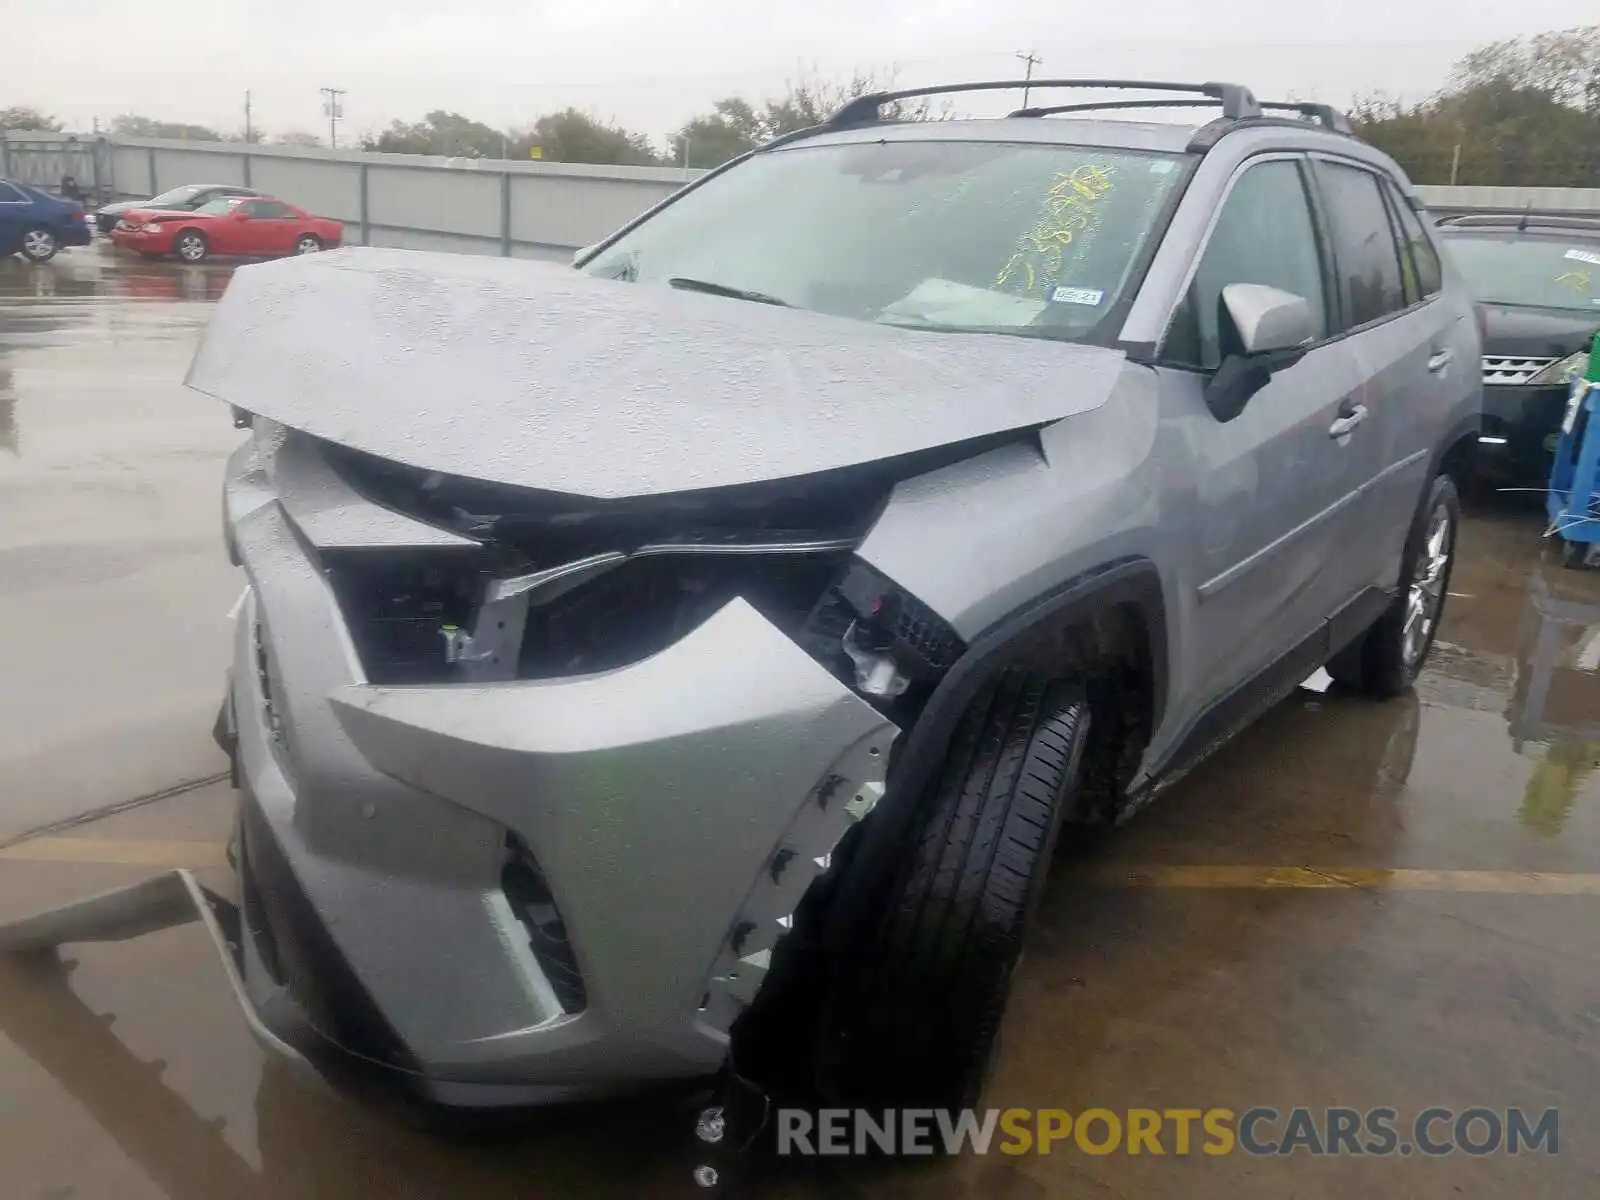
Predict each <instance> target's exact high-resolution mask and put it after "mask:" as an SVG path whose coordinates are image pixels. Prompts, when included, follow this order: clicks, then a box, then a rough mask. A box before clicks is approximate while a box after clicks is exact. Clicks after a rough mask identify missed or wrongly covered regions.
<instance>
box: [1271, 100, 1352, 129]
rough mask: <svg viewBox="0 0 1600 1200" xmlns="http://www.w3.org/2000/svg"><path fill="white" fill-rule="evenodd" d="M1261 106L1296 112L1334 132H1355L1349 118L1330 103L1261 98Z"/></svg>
mask: <svg viewBox="0 0 1600 1200" xmlns="http://www.w3.org/2000/svg"><path fill="white" fill-rule="evenodd" d="M1261 107H1262V108H1264V109H1266V110H1267V111H1269V112H1297V113H1299V114H1300V115H1301V116H1303V117H1310V118H1312V119H1313V120H1314V121H1316V123H1317V124H1318V125H1321V126H1322V127H1323V128H1324V129H1330V130H1332V131H1333V132H1334V133H1348V134H1351V135H1352V136H1353V135H1354V134H1355V128H1354V127H1353V126H1352V125H1351V124H1350V118H1349V117H1347V116H1345V115H1344V114H1343V113H1342V112H1340V111H1339V110H1338V109H1336V108H1335V107H1334V106H1333V105H1331V104H1312V103H1309V102H1306V101H1301V100H1263V101H1262V102H1261Z"/></svg>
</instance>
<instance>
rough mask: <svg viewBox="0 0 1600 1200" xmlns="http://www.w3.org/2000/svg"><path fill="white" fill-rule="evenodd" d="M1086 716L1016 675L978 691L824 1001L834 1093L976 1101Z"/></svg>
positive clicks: (1072, 782)
mask: <svg viewBox="0 0 1600 1200" xmlns="http://www.w3.org/2000/svg"><path fill="white" fill-rule="evenodd" d="M1088 728H1089V710H1088V706H1087V704H1086V702H1085V701H1084V699H1083V696H1082V693H1081V692H1080V691H1079V690H1078V689H1076V688H1075V687H1072V686H1071V685H1067V684H1063V683H1058V682H1053V681H1050V680H1047V679H1043V678H1041V677H1038V676H1035V675H1030V674H1027V673H1024V672H1022V671H1017V670H1012V671H1008V672H1006V673H1005V674H1004V675H1002V676H1001V677H1000V678H999V679H998V680H997V681H996V682H995V683H994V684H992V685H990V686H989V687H988V688H987V689H986V690H985V691H984V692H982V693H980V694H979V696H978V697H977V698H976V699H975V700H974V702H973V705H972V707H971V709H969V711H968V712H967V713H966V715H965V716H964V717H963V718H962V720H961V723H960V725H959V726H958V728H957V730H956V733H955V735H954V737H953V738H952V739H951V743H950V748H949V750H948V752H947V754H946V758H945V761H944V765H943V767H942V768H941V771H940V774H939V775H938V776H937V777H936V779H935V782H934V784H933V786H932V796H931V798H930V800H931V802H930V804H929V807H928V811H927V814H926V816H925V817H924V818H923V822H922V825H921V827H920V831H919V832H918V833H917V834H916V835H915V840H914V841H913V842H912V843H911V845H910V846H909V848H908V850H907V852H906V854H905V856H904V858H903V860H902V862H901V864H900V867H899V870H898V873H897V877H896V879H895V881H894V885H893V888H892V891H891V892H890V895H889V898H888V902H887V903H886V904H885V907H884V911H883V915H882V917H881V919H880V920H879V922H878V925H877V927H876V929H875V930H874V931H873V932H872V933H871V935H869V937H868V939H867V945H866V946H865V947H863V948H862V951H861V953H860V955H859V957H858V958H856V960H855V962H856V963H857V965H856V966H855V967H854V968H853V970H852V971H851V972H850V977H849V978H848V979H847V980H846V981H845V982H844V983H843V984H842V985H841V986H840V987H839V989H838V991H837V993H836V994H835V996H834V997H833V999H832V1000H831V1002H830V1004H829V1006H828V1007H829V1012H828V1015H827V1016H826V1017H825V1019H824V1026H823V1028H824V1035H823V1037H824V1041H823V1056H824V1059H825V1061H826V1063H827V1067H826V1068H825V1070H826V1074H827V1076H828V1077H829V1084H830V1087H829V1090H830V1091H834V1092H835V1093H836V1094H837V1095H839V1096H842V1097H845V1098H847V1101H848V1102H849V1103H852V1104H867V1105H872V1104H885V1105H890V1106H904V1105H908V1104H915V1105H928V1106H932V1107H935V1108H942V1109H950V1110H954V1109H960V1108H966V1107H971V1106H973V1105H974V1104H976V1102H977V1100H978V1098H979V1096H980V1095H981V1094H982V1091H983V1088H984V1086H985V1084H986V1083H987V1082H988V1076H989V1074H990V1071H991V1070H992V1068H993V1065H994V1060H995V1057H996V1036H997V1034H998V1031H999V1026H1000V1019H1001V1017H1002V1015H1003V1014H1004V1012H1005V1006H1006V1001H1007V999H1008V997H1009V996H1010V992H1011V976H1012V972H1013V971H1014V970H1015V968H1016V965H1017V962H1018V960H1019V959H1020V957H1021V953H1022V944H1023V937H1024V934H1025V932H1026V929H1027V926H1028V922H1029V920H1030V918H1031V917H1032V915H1033V910H1034V909H1035V908H1036V907H1037V904H1038V900H1039V896H1040V893H1041V890H1042V887H1043V884H1044V879H1045V876H1046V874H1047V872H1048V868H1049V864H1050V859H1051V857H1052V855H1053V853H1054V849H1055V842H1056V837H1057V834H1058V833H1059V831H1060V828H1061V824H1062V818H1063V817H1064V815H1065V814H1066V813H1067V811H1068V810H1069V809H1070V808H1071V806H1072V804H1073V801H1074V798H1075V796H1076V793H1077V785H1078V777H1079V767H1080V763H1081V760H1082V756H1083V745H1084V741H1085V739H1086V737H1087V733H1088Z"/></svg>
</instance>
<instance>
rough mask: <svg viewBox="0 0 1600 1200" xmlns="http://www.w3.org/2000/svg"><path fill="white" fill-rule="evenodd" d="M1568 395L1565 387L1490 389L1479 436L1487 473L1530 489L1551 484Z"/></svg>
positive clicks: (1482, 465)
mask: <svg viewBox="0 0 1600 1200" xmlns="http://www.w3.org/2000/svg"><path fill="white" fill-rule="evenodd" d="M1567 393H1568V388H1567V387H1565V386H1554V387H1528V386H1510V385H1506V384H1494V385H1490V386H1486V387H1485V388H1484V389H1483V426H1482V429H1481V430H1480V431H1479V435H1478V462H1479V464H1480V470H1481V471H1482V473H1483V474H1485V475H1487V476H1489V477H1492V478H1495V479H1498V480H1502V481H1505V482H1508V483H1517V484H1522V485H1525V486H1530V487H1540V488H1542V487H1543V486H1544V485H1545V484H1546V483H1548V482H1549V479H1550V466H1551V463H1552V461H1553V458H1554V453H1555V439H1556V436H1557V435H1558V434H1559V433H1560V431H1561V419H1562V417H1563V416H1564V415H1565V413H1566V410H1567Z"/></svg>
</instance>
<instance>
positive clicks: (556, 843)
mask: <svg viewBox="0 0 1600 1200" xmlns="http://www.w3.org/2000/svg"><path fill="white" fill-rule="evenodd" d="M971 452H972V447H971V446H966V447H955V448H946V449H942V450H940V451H937V452H928V453H923V454H920V455H917V456H913V457H912V458H909V459H906V460H902V461H897V462H890V463H877V464H869V465H866V466H861V467H853V468H848V469H845V470H841V471H838V472H833V473H829V474H826V475H822V476H818V477H814V478H804V479H798V480H789V481H781V482H777V483H773V484H770V485H769V484H756V485H751V486H748V487H739V488H730V489H719V490H715V491H708V492H705V493H702V494H679V495H675V496H670V497H652V498H647V499H640V500H622V501H609V502H597V501H593V500H589V499H584V498H574V497H564V496H557V495H553V494H548V493H540V492H537V491H532V490H528V489H521V488H517V487H513V486H509V485H504V484H492V485H489V484H483V483H481V482H479V481H474V480H469V479H464V478H460V477H452V476H445V475H441V474H439V473H434V472H426V471H421V470H418V469H415V468H411V467H406V466H402V465H399V464H395V463H393V462H389V461H386V460H382V459H379V458H376V457H374V456H371V455H367V454H364V453H362V452H359V451H355V450H351V449H349V448H347V447H342V446H339V445H336V444H334V443H331V442H327V441H325V440H322V439H318V438H314V437H311V436H309V435H307V434H304V433H302V432H299V431H295V430H292V429H288V428H285V427H283V426H281V425H279V424H277V423H275V422H273V421H270V420H266V419H262V418H259V417H258V418H256V419H255V420H254V421H253V422H252V434H251V438H250V440H249V441H248V442H247V443H246V444H245V445H244V446H243V447H241V448H240V450H239V451H237V452H236V454H235V455H234V457H233V459H232V460H231V462H230V465H229V470H228V475H227V480H226V485H225V489H224V509H225V521H226V526H227V534H228V543H229V545H230V547H231V549H232V552H233V553H234V554H235V555H236V557H237V559H238V561H239V562H240V564H241V565H242V566H243V568H244V570H245V572H246V575H247V576H248V580H249V586H248V589H247V591H246V594H245V596H244V597H243V598H242V600H241V603H240V605H239V610H238V615H237V626H238V628H237V634H236V647H237V648H236V654H235V661H234V667H233V670H232V672H231V679H230V689H229V698H228V701H227V703H226V704H225V706H224V714H223V718H222V720H221V721H220V722H219V740H221V741H222V742H223V743H224V745H225V746H226V747H227V748H228V749H229V752H230V755H231V757H232V758H233V760H234V771H235V777H236V781H237V786H238V787H239V788H240V814H241V815H240V836H239V838H238V842H237V851H236V859H237V861H236V867H237V873H238V876H239V890H240V896H239V905H238V912H237V928H238V931H239V932H238V934H237V936H236V937H233V938H225V939H223V941H224V943H225V945H224V948H225V950H226V953H227V955H228V962H229V973H230V979H232V980H234V981H235V991H236V992H237V994H238V995H239V996H240V998H241V1001H242V1002H243V1003H244V1005H245V1007H246V1009H247V1013H248V1017H249V1020H250V1022H251V1026H252V1028H253V1029H254V1030H256V1031H257V1033H258V1036H260V1037H261V1038H262V1040H263V1041H264V1042H265V1043H266V1044H268V1045H269V1046H271V1048H272V1049H274V1050H275V1051H277V1052H279V1053H286V1051H285V1047H290V1048H292V1049H293V1052H294V1054H295V1055H296V1056H297V1057H298V1058H300V1059H302V1060H304V1061H308V1062H315V1061H318V1060H319V1058H320V1057H322V1056H323V1055H325V1054H326V1055H342V1056H348V1057H351V1058H353V1059H355V1060H357V1061H359V1062H361V1063H363V1064H365V1065H366V1066H367V1067H368V1068H369V1069H375V1070H378V1071H379V1072H380V1073H387V1074H389V1075H390V1076H392V1077H393V1079H394V1080H395V1081H396V1082H398V1083H400V1084H401V1085H403V1086H404V1087H406V1088H407V1089H408V1090H411V1091H414V1092H419V1093H421V1094H422V1095H423V1096H424V1097H426V1098H427V1099H429V1100H431V1101H433V1102H436V1103H443V1104H447V1105H456V1106H465V1107H474V1108H478V1107H493V1106H502V1105H523V1104H530V1103H545V1102H551V1101H559V1100H566V1099H571V1098H577V1097H582V1096H588V1095H600V1094H607V1093H610V1092H614V1091H619V1090H627V1089H630V1088H632V1087H637V1086H639V1085H641V1084H646V1083H653V1082H664V1081H668V1080H672V1079H694V1078H702V1077H705V1076H708V1075H710V1074H712V1073H714V1072H716V1071H717V1070H718V1069H719V1068H720V1067H721V1066H722V1064H723V1062H724V1060H725V1057H726V1055H727V1052H728V1045H729V1037H730V1030H732V1029H733V1027H734V1025H735V1023H736V1022H737V1020H738V1018H739V1016H740V1014H741V1013H743V1012H744V1011H745V1010H746V1008H747V1007H748V1005H749V1004H750V1002H751V1001H752V999H753V998H754V996H755V994H756V992H757V991H758V990H759V989H760V988H761V985H762V982H763V980H764V979H765V977H766V973H767V971H768V969H769V965H770V961H771V954H772V951H773V949H774V947H775V946H776V944H777V943H778V941H779V940H780V939H781V938H782V937H784V936H785V934H786V932H787V931H788V929H789V928H790V927H791V925H792V919H793V914H794V912H795V910H796V909H797V908H798V907H799V905H800V903H801V901H802V899H803V898H804V897H805V895H806V894H807V893H808V891H809V890H810V889H812V887H813V885H814V884H815V883H816V881H817V880H819V879H821V878H824V877H825V876H826V873H827V871H828V869H829V866H830V863H831V855H832V853H833V851H834V849H835V848H836V847H837V845H838V843H839V842H840V840H841V838H843V837H844V836H845V834H846V832H847V831H848V830H849V829H850V828H852V827H853V826H854V825H855V824H856V823H857V822H859V821H860V820H861V819H862V818H864V817H866V816H867V815H868V814H869V813H870V812H871V811H872V809H873V807H874V805H875V804H876V803H877V801H878V799H879V798H880V797H881V796H882V795H883V794H884V790H885V786H886V782H887V778H888V768H889V763H890V761H891V757H892V752H893V749H894V747H895V745H896V743H897V740H898V738H899V734H900V732H901V730H902V729H903V728H904V727H905V726H906V725H908V724H909V723H910V722H911V721H913V720H914V719H915V714H916V711H917V708H918V706H919V705H920V704H921V703H922V701H923V699H925V697H926V695H927V693H928V691H929V690H930V689H931V688H932V686H933V685H934V684H935V683H936V682H937V681H938V679H939V678H940V676H941V675H942V673H943V672H944V670H946V669H947V668H948V666H949V665H950V663H951V662H953V661H954V658H955V656H956V655H958V654H959V653H960V651H961V649H962V646H961V644H960V642H959V639H957V638H956V636H955V635H954V634H953V633H952V632H951V631H950V630H949V629H948V628H947V627H946V626H945V625H944V623H943V622H942V621H940V620H939V618H937V617H936V616H935V615H934V614H933V613H931V612H930V611H928V610H927V609H925V608H924V607H923V606H922V605H920V604H919V603H918V602H917V600H916V599H915V598H914V597H912V596H910V595H908V594H905V593H904V592H903V591H902V590H901V589H899V588H898V587H896V586H895V585H894V584H893V582H892V581H890V580H888V579H886V578H884V577H883V576H882V575H880V574H879V573H878V572H876V571H875V570H873V569H872V568H871V567H870V566H868V565H867V564H866V563H864V562H862V561H861V560H860V559H859V558H857V557H856V555H855V549H856V547H857V546H858V545H859V544H860V542H861V540H862V538H863V537H864V536H865V534H866V533H867V532H868V531H869V530H870V528H871V527H872V525H873V522H874V521H875V520H876V519H877V517H878V515H879V514H880V513H881V511H882V509H883V507H884V505H885V503H886V501H887V499H888V497H889V494H890V492H891V491H892V489H893V487H894V486H895V483H896V481H897V480H898V479H900V478H904V477H905V476H906V475H907V474H908V473H920V472H923V471H926V470H930V469H933V467H934V466H936V465H938V464H939V463H940V462H947V461H951V460H952V459H955V458H959V457H962V456H964V455H966V454H970V453H971ZM190 883H191V884H192V881H190ZM197 894H201V893H199V892H197V891H196V890H195V888H194V887H193V886H190V885H189V884H186V885H185V887H184V888H182V889H179V888H178V887H177V885H176V884H173V885H172V887H170V888H169V889H168V890H167V891H166V892H163V893H162V896H163V902H164V903H165V904H166V905H167V909H168V911H169V912H170V911H171V910H172V902H173V901H174V899H175V898H176V899H179V900H181V899H182V897H183V895H189V896H193V895H197ZM141 895H142V894H141ZM138 899H139V897H138V896H131V895H130V898H129V903H134V902H135V901H137V900H138ZM205 903H206V905H207V906H208V907H207V908H206V909H204V910H197V911H198V912H199V915H200V916H201V917H202V918H204V919H205V921H206V924H207V927H208V928H212V929H215V928H223V927H226V926H228V924H229V921H230V920H231V919H232V918H228V917H226V916H223V917H218V916H217V914H218V913H221V912H223V911H224V908H225V905H226V902H224V901H222V900H221V899H220V898H219V897H217V896H215V895H211V894H206V895H205ZM105 904H110V905H111V906H112V907H115V906H116V901H115V900H114V899H109V900H107V901H105ZM219 905H221V906H224V907H223V908H219V907H218V906H219ZM103 907H104V904H103V905H102V908H103ZM179 907H182V906H181V904H180V905H179ZM82 925H83V922H82V920H81V919H78V920H76V921H75V922H74V923H72V924H71V926H70V928H71V931H72V934H73V936H78V935H79V934H80V933H81V926H82ZM63 928H66V927H65V926H64V927H63ZM129 928H134V927H133V926H129ZM134 931H135V932H137V931H138V930H137V929H135V930H134ZM46 932H47V933H48V931H46ZM28 936H29V939H30V941H29V944H30V945H36V944H39V938H40V928H39V926H37V925H33V926H30V927H29V930H28ZM47 940H48V938H47ZM3 941H4V935H0V944H3Z"/></svg>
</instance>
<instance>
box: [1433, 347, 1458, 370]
mask: <svg viewBox="0 0 1600 1200" xmlns="http://www.w3.org/2000/svg"><path fill="white" fill-rule="evenodd" d="M1454 358H1455V355H1454V354H1453V353H1451V352H1450V351H1449V350H1441V351H1439V352H1438V353H1437V354H1435V355H1434V356H1433V357H1432V358H1430V359H1429V360H1428V370H1430V371H1432V372H1433V373H1434V374H1435V375H1437V374H1438V373H1439V372H1440V371H1442V370H1444V369H1445V368H1446V367H1448V366H1449V365H1450V363H1451V361H1452V360H1453V359H1454Z"/></svg>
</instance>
